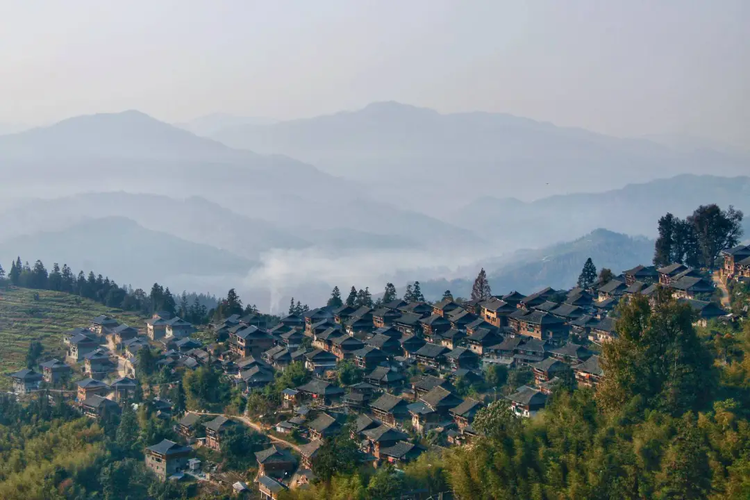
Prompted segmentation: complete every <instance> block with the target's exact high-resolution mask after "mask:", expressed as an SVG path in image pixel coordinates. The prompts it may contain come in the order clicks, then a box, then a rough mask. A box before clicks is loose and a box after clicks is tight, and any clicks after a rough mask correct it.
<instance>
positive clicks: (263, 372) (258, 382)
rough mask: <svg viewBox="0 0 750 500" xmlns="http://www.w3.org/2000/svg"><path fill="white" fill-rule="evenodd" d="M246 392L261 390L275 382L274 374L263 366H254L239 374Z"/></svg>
mask: <svg viewBox="0 0 750 500" xmlns="http://www.w3.org/2000/svg"><path fill="white" fill-rule="evenodd" d="M239 378H240V380H242V383H243V385H244V386H245V390H247V391H250V390H252V389H260V388H263V387H265V386H267V385H268V384H270V383H271V382H273V381H274V375H273V372H272V371H270V370H267V369H265V368H263V367H261V366H253V367H251V368H249V369H247V370H243V371H241V372H240V374H239Z"/></svg>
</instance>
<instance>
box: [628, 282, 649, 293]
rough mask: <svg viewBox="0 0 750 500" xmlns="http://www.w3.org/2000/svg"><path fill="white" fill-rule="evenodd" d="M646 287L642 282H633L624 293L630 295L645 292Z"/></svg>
mask: <svg viewBox="0 0 750 500" xmlns="http://www.w3.org/2000/svg"><path fill="white" fill-rule="evenodd" d="M648 287H649V285H648V284H646V283H644V282H642V281H634V282H633V284H632V285H630V286H629V287H627V288H626V289H625V293H630V294H634V293H641V292H642V291H643V290H645V289H646V288H648Z"/></svg>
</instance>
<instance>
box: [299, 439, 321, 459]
mask: <svg viewBox="0 0 750 500" xmlns="http://www.w3.org/2000/svg"><path fill="white" fill-rule="evenodd" d="M321 446H323V441H321V440H320V439H316V440H315V441H310V442H309V443H307V444H303V445H301V446H300V447H299V453H300V455H302V456H303V457H307V458H314V457H315V455H316V454H317V453H318V450H319V449H320V447H321Z"/></svg>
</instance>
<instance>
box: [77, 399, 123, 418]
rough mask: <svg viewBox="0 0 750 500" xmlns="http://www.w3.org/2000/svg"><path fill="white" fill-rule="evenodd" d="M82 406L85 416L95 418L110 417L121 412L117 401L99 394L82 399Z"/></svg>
mask: <svg viewBox="0 0 750 500" xmlns="http://www.w3.org/2000/svg"><path fill="white" fill-rule="evenodd" d="M80 408H81V411H82V412H83V414H84V415H85V416H87V417H89V418H95V419H100V418H109V416H111V415H119V414H120V406H119V405H118V404H117V403H115V402H114V401H112V400H111V399H107V398H103V397H102V396H99V395H97V394H94V395H92V396H89V397H87V398H86V399H84V400H83V401H81V402H80Z"/></svg>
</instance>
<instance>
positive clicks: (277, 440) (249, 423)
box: [190, 411, 300, 453]
mask: <svg viewBox="0 0 750 500" xmlns="http://www.w3.org/2000/svg"><path fill="white" fill-rule="evenodd" d="M190 413H196V414H198V415H208V416H210V417H226V418H230V419H234V420H239V421H240V422H242V423H243V424H245V425H246V426H248V427H250V428H251V429H254V430H256V431H257V432H260V433H261V434H263V435H265V436H267V437H268V439H270V440H271V441H273V442H274V443H281V444H284V445H286V446H288V447H290V448H291V449H293V450H294V451H296V452H297V453H299V451H300V450H299V446H298V445H296V444H294V443H292V442H289V441H286V440H284V439H281V438H278V437H276V436H273V435H271V434H267V433H266V432H265V430H264V429H263V427H261V426H260V424H258V423H256V422H253V421H252V420H250V419H249V418H247V417H245V416H239V415H227V414H226V413H208V412H204V411H193V412H190Z"/></svg>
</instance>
